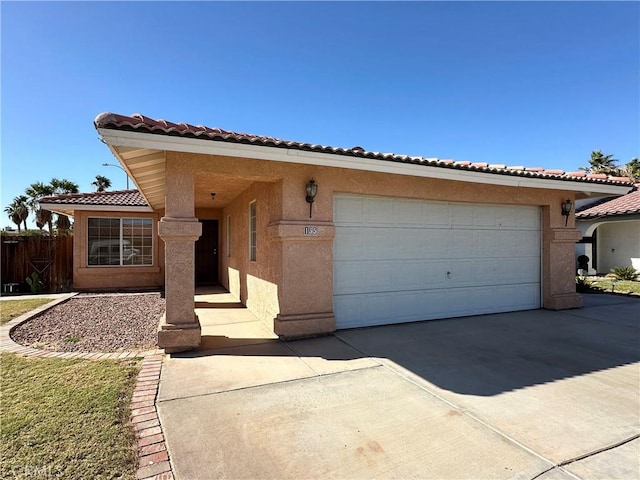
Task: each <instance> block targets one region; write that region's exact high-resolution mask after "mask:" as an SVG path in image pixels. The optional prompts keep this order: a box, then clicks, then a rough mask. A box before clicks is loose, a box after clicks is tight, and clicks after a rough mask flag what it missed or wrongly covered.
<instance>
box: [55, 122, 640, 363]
mask: <svg viewBox="0 0 640 480" xmlns="http://www.w3.org/2000/svg"><path fill="white" fill-rule="evenodd" d="M95 127H96V129H97V130H98V133H99V135H100V136H101V138H102V140H103V142H104V143H106V144H107V145H108V146H109V148H110V150H111V152H112V153H113V155H114V156H115V157H116V158H117V159H118V161H119V162H120V164H121V165H122V166H123V168H124V169H125V170H126V171H127V172H128V173H129V175H130V177H131V178H132V179H133V180H134V182H135V183H136V185H137V187H138V188H139V191H140V194H141V195H142V196H143V197H144V199H145V200H146V202H147V205H148V207H146V206H143V205H136V207H135V208H140V209H142V210H139V211H138V210H136V211H131V210H129V211H126V212H125V211H122V210H120V209H119V206H118V205H113V206H110V207H109V208H110V209H107V210H108V211H107V210H104V209H103V210H101V212H100V215H97V213H96V211H88V209H87V210H84V209H81V208H78V209H77V210H74V213H75V214H76V215H78V214H79V215H80V218H81V220H80V221H78V219H76V224H75V225H76V226H75V235H76V237H77V238H84V239H88V240H83V241H80V242H76V244H75V245H76V257H75V260H76V261H77V262H78V263H79V265H80V267H79V270H81V271H80V272H79V273H78V278H82V279H83V282H84V283H83V286H85V287H88V286H89V284H90V283H91V282H95V283H96V285H97V286H106V285H107V284H109V285H111V286H114V287H115V286H117V285H116V284H115V283H117V282H116V281H115V280H113V279H108V280H106V279H102V277H110V276H111V272H116V273H117V274H118V275H122V276H121V277H119V280H118V281H120V280H122V281H123V282H125V283H126V285H127V286H129V285H131V284H133V283H134V282H135V279H136V278H137V277H138V276H140V277H143V278H145V279H146V280H149V277H148V276H147V275H161V272H164V287H165V295H166V302H167V307H166V313H165V317H164V318H163V319H162V321H161V325H160V329H159V332H158V342H159V345H160V346H161V347H162V348H165V350H166V351H167V352H172V351H180V350H186V349H189V348H194V347H196V346H197V345H199V343H200V326H199V322H198V319H197V316H196V315H195V313H194V298H193V297H194V291H195V286H196V284H198V283H210V282H219V283H220V284H222V285H223V286H224V287H225V288H227V289H228V290H229V291H230V292H231V293H232V294H233V295H235V296H236V297H237V298H239V300H240V301H241V302H243V303H244V304H245V305H246V306H247V308H249V309H250V310H251V311H252V312H253V313H254V314H255V315H256V316H257V317H259V318H260V319H262V320H263V321H264V322H266V323H267V324H268V325H269V327H270V328H272V329H273V331H274V332H275V333H277V334H278V335H280V336H281V337H284V338H295V337H303V336H310V335H320V334H325V333H328V332H332V331H334V330H336V329H341V328H350V327H361V326H368V325H381V324H389V323H397V322H408V321H419V320H427V319H436V318H448V317H456V316H465V315H476V314H483V313H495V312H506V311H514V310H525V309H536V308H540V307H544V308H550V309H563V308H575V307H580V306H581V305H582V299H581V297H580V295H579V294H577V293H576V292H575V282H574V275H575V271H574V267H575V256H574V243H575V242H576V241H577V240H579V239H580V238H581V237H582V235H581V234H580V232H579V231H578V230H576V228H575V226H574V218H573V215H570V217H565V216H563V213H562V204H563V203H567V200H570V201H571V202H574V201H575V199H576V198H587V197H589V196H603V195H609V196H611V195H622V194H625V193H627V192H628V191H629V189H630V188H631V187H632V185H631V184H630V183H629V182H628V179H626V178H612V177H607V176H606V175H585V174H584V173H581V172H573V173H564V172H562V171H549V170H546V171H545V170H543V169H540V168H524V167H506V166H504V165H488V164H486V163H470V162H454V161H452V160H438V159H430V158H423V157H411V156H406V155H395V154H391V153H377V152H371V151H367V150H365V149H363V148H361V147H353V148H346V149H344V148H335V147H328V146H321V145H312V144H308V143H299V142H292V141H283V140H279V139H276V138H272V137H264V136H257V135H248V134H242V133H235V132H229V131H224V130H220V129H217V128H207V127H196V126H192V125H188V124H175V123H170V122H166V121H164V120H153V119H150V118H147V117H144V116H142V115H132V116H123V115H117V114H112V113H104V114H101V115H99V116H98V117H97V118H96V120H95ZM52 203H53V200H52ZM124 205H125V206H126V205H127V204H126V203H125V204H124ZM46 208H51V209H53V210H56V208H57V207H55V208H54V206H53V205H52V204H49V205H47V206H46ZM146 208H149V210H146ZM101 217H105V218H108V219H110V220H108V221H106V220H105V222H106V225H105V226H103V224H102V223H99V222H98V220H100V218H101ZM96 218H98V220H95V219H96ZM127 218H135V219H143V220H144V219H150V221H151V223H152V227H153V228H152V232H153V233H145V234H142V237H144V239H147V238H150V241H151V244H152V251H153V253H152V254H151V255H150V256H149V255H147V254H146V253H145V255H147V257H146V258H151V260H150V261H151V264H148V263H144V261H143V262H142V264H138V263H136V262H135V261H132V263H131V264H127V262H129V260H127V259H126V258H125V257H128V255H125V253H124V251H125V247H123V253H122V254H121V255H120V257H118V261H119V262H120V265H113V264H111V263H110V262H111V261H112V260H111V259H112V257H113V255H112V253H110V252H108V251H107V252H106V253H105V254H104V257H105V258H107V259H108V260H106V261H105V262H106V265H104V264H101V262H100V260H98V261H97V264H96V265H92V264H91V263H92V262H95V260H92V258H93V253H92V249H93V247H91V246H90V245H91V241H99V242H104V241H107V242H110V241H111V240H112V239H114V238H117V236H118V235H121V236H122V237H121V238H122V239H123V240H124V239H128V240H130V241H131V244H130V245H129V244H128V245H127V246H126V248H130V247H132V248H135V249H137V250H140V249H141V248H140V245H143V246H144V245H145V243H144V242H145V241H146V240H143V243H142V244H141V243H140V240H139V237H140V235H139V234H138V233H131V236H129V232H130V230H129V229H128V228H129V227H128V226H127V225H128V224H127V225H125V220H126V219H127ZM92 219H94V220H93V221H92ZM567 221H568V223H567V224H566V222H567ZM565 224H566V225H565ZM92 228H93V229H94V230H92ZM131 228H133V227H131ZM140 228H146V224H144V225H142V226H141V227H140ZM146 231H147V230H145V232H146ZM156 232H157V237H156ZM103 236H105V238H103ZM159 240H162V241H159ZM99 245H100V247H97V249H98V250H100V248H102V247H103V246H105V247H109V248H110V247H111V244H110V243H106V244H105V243H102V244H99ZM163 248H164V255H163V253H162V249H163ZM107 250H108V249H107ZM100 255H102V254H100ZM100 255H99V256H98V258H102V257H101V256H100ZM136 255H137V254H136ZM136 255H134V256H133V258H135V257H136ZM163 261H164V264H163V263H162V262H163ZM149 269H150V270H151V271H147V270H149ZM94 272H95V273H94ZM138 272H140V273H138ZM153 278H154V279H155V278H156V277H153ZM146 283H148V282H146Z"/></svg>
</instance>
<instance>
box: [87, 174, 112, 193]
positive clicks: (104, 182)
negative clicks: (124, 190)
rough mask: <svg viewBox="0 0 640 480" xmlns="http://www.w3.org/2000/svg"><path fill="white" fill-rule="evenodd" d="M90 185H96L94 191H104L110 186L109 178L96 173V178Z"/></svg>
mask: <svg viewBox="0 0 640 480" xmlns="http://www.w3.org/2000/svg"><path fill="white" fill-rule="evenodd" d="M91 185H93V186H94V187H96V192H104V191H105V190H106V189H107V188H109V187H111V180H109V179H108V178H107V177H103V176H102V175H96V179H95V181H94V182H91Z"/></svg>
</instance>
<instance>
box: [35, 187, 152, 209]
mask: <svg viewBox="0 0 640 480" xmlns="http://www.w3.org/2000/svg"><path fill="white" fill-rule="evenodd" d="M40 203H50V204H55V205H108V206H114V207H148V206H149V204H148V203H147V202H146V200H145V199H144V197H143V196H142V195H141V194H140V192H139V191H138V190H117V191H114V192H93V193H69V194H65V195H55V196H51V197H44V198H42V199H40Z"/></svg>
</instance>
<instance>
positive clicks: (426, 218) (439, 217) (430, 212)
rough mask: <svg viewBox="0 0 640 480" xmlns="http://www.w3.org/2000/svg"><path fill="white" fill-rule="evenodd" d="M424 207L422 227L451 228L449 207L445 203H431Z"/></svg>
mask: <svg viewBox="0 0 640 480" xmlns="http://www.w3.org/2000/svg"><path fill="white" fill-rule="evenodd" d="M421 203H422V204H423V205H422V225H424V226H431V227H438V226H440V227H443V226H449V225H450V221H449V205H448V204H447V203H444V202H431V203H424V202H421Z"/></svg>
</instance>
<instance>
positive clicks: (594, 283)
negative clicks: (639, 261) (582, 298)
mask: <svg viewBox="0 0 640 480" xmlns="http://www.w3.org/2000/svg"><path fill="white" fill-rule="evenodd" d="M611 280H612V279H611V278H598V279H590V278H587V279H586V281H587V282H588V284H589V285H590V286H591V287H596V288H600V289H602V291H603V292H609V293H611V291H612V287H613V291H614V292H616V293H634V294H636V295H640V282H639V281H631V280H618V281H617V282H616V284H615V286H613V285H612V283H611Z"/></svg>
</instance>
